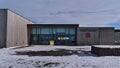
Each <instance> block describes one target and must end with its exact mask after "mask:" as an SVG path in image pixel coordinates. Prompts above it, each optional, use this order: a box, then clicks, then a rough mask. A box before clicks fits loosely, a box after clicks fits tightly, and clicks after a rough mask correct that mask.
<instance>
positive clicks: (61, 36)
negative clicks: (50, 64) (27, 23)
mask: <svg viewBox="0 0 120 68" xmlns="http://www.w3.org/2000/svg"><path fill="white" fill-rule="evenodd" d="M30 33H31V34H30V37H31V38H30V41H31V44H35V45H49V43H50V40H54V42H55V45H75V41H76V40H75V35H76V34H75V28H31V32H30Z"/></svg>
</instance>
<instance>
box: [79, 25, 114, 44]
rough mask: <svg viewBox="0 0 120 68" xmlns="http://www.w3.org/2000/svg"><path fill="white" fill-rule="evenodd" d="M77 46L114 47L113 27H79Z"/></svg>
mask: <svg viewBox="0 0 120 68" xmlns="http://www.w3.org/2000/svg"><path fill="white" fill-rule="evenodd" d="M77 35H78V36H77V45H113V44H114V28H113V27H79V28H78V29H77ZM87 35H88V37H87Z"/></svg>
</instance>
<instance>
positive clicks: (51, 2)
mask: <svg viewBox="0 0 120 68" xmlns="http://www.w3.org/2000/svg"><path fill="white" fill-rule="evenodd" d="M0 8H8V9H11V10H13V11H15V12H17V13H19V14H20V15H22V16H24V17H26V18H28V19H30V20H32V21H33V22H35V23H42V24H43V23H48V24H49V23H50V24H51V23H52V24H54V23H55V24H57V23H58V24H64V23H65V24H68V23H69V24H79V25H80V26H82V27H96V26H99V27H105V26H107V27H116V28H120V0H0Z"/></svg>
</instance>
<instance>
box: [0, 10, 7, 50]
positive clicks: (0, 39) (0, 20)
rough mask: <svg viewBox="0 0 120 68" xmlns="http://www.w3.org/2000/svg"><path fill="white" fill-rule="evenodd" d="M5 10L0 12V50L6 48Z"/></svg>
mask: <svg viewBox="0 0 120 68" xmlns="http://www.w3.org/2000/svg"><path fill="white" fill-rule="evenodd" d="M6 16H7V13H6V10H0V48H3V47H6V23H7V21H6V19H7V17H6Z"/></svg>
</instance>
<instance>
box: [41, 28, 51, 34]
mask: <svg viewBox="0 0 120 68" xmlns="http://www.w3.org/2000/svg"><path fill="white" fill-rule="evenodd" d="M41 34H49V28H41Z"/></svg>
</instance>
